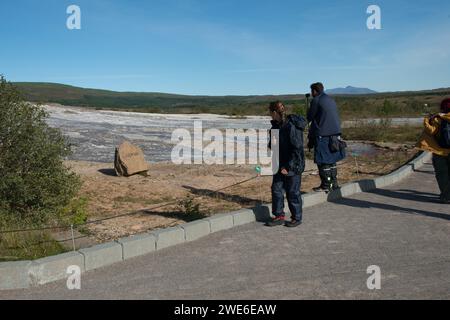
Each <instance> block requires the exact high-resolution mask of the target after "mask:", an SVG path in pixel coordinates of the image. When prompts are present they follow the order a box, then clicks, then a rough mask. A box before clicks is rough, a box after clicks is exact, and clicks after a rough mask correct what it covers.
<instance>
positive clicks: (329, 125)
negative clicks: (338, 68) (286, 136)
mask: <svg viewBox="0 0 450 320" xmlns="http://www.w3.org/2000/svg"><path fill="white" fill-rule="evenodd" d="M311 94H312V96H313V97H314V99H313V100H312V102H311V106H310V108H309V110H308V122H309V123H311V127H310V130H309V135H308V140H309V141H308V147H309V148H310V149H311V148H314V162H315V163H316V164H317V166H318V168H319V175H320V180H321V184H320V186H319V187H317V188H314V191H316V192H321V191H325V192H330V191H332V190H335V189H338V188H339V185H338V181H337V162H339V161H341V160H343V159H344V158H345V150H344V149H342V148H339V146H340V144H339V140H340V136H341V125H340V119H339V113H338V108H337V105H336V102H335V101H334V100H333V99H332V98H331V97H330V96H328V95H327V94H325V92H324V86H323V84H322V83H320V82H319V83H314V84H312V85H311Z"/></svg>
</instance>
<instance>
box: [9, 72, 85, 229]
mask: <svg viewBox="0 0 450 320" xmlns="http://www.w3.org/2000/svg"><path fill="white" fill-rule="evenodd" d="M47 117H48V114H47V113H46V112H45V110H44V109H43V108H41V107H40V106H35V105H32V104H30V103H27V102H25V101H24V100H23V99H22V98H21V96H20V95H19V93H18V91H17V89H16V88H15V87H14V86H13V85H12V84H10V83H9V82H7V81H6V80H5V79H4V78H3V77H0V177H1V178H0V226H1V225H2V224H3V226H5V225H8V224H14V225H30V224H33V225H40V224H44V223H49V222H56V221H57V220H59V219H61V218H62V217H63V216H64V214H65V212H71V211H72V210H68V209H67V207H68V206H69V205H70V203H71V201H72V200H73V199H74V197H75V196H76V194H77V192H78V190H79V187H80V179H79V178H78V177H77V176H76V175H75V174H74V173H72V172H71V171H69V169H68V168H66V167H65V166H64V163H63V158H64V157H66V156H68V155H69V154H70V145H69V144H68V142H67V141H66V139H65V138H64V137H63V135H62V134H61V132H60V131H59V130H58V129H54V128H51V127H49V126H48V125H47V123H46V121H45V120H46V118H47Z"/></svg>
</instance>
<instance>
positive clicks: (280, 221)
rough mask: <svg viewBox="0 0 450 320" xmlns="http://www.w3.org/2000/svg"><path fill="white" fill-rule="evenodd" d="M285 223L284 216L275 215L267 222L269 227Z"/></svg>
mask: <svg viewBox="0 0 450 320" xmlns="http://www.w3.org/2000/svg"><path fill="white" fill-rule="evenodd" d="M283 224H284V216H279V217H275V218H273V219H272V220H270V221H269V222H267V223H266V226H267V227H277V226H282V225H283Z"/></svg>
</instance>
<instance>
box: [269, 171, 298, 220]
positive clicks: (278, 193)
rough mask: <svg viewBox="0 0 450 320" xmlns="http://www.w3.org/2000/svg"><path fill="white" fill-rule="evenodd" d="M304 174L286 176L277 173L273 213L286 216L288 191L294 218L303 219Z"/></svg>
mask: <svg viewBox="0 0 450 320" xmlns="http://www.w3.org/2000/svg"><path fill="white" fill-rule="evenodd" d="M301 184H302V176H301V175H294V176H284V175H282V174H281V173H277V174H276V175H275V176H274V177H273V182H272V213H273V214H274V215H275V216H276V217H280V216H284V215H285V213H284V193H285V192H286V196H287V200H288V205H289V210H290V211H291V215H292V219H295V220H297V221H302V218H303V201H302V195H301V192H300V187H301Z"/></svg>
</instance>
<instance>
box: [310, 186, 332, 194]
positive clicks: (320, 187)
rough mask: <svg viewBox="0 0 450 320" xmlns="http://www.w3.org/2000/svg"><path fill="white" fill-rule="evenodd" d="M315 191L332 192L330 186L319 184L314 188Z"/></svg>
mask: <svg viewBox="0 0 450 320" xmlns="http://www.w3.org/2000/svg"><path fill="white" fill-rule="evenodd" d="M313 191H314V192H326V193H328V192H330V188H327V187H324V186H319V187H317V188H313Z"/></svg>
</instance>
